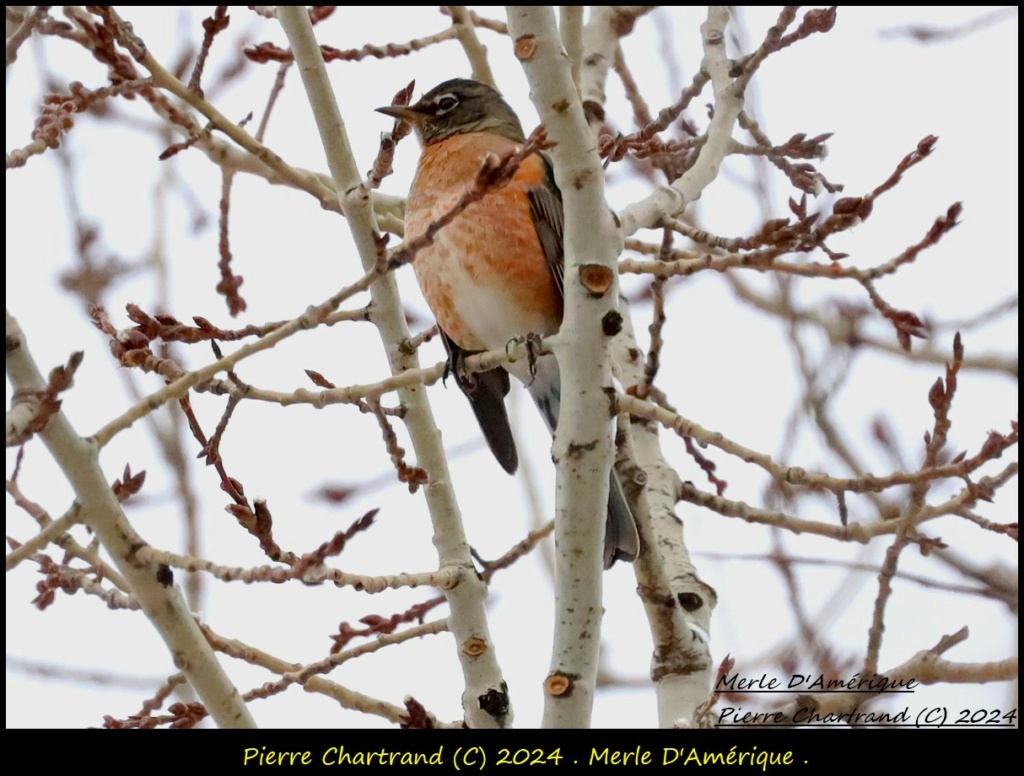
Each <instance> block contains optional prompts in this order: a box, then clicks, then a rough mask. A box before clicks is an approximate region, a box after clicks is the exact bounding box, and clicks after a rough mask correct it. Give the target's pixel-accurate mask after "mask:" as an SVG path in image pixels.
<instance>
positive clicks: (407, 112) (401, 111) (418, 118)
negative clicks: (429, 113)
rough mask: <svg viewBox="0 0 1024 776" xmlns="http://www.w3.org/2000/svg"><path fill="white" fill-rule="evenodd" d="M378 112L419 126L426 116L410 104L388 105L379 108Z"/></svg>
mask: <svg viewBox="0 0 1024 776" xmlns="http://www.w3.org/2000/svg"><path fill="white" fill-rule="evenodd" d="M377 113H383V114H384V115H385V116H391V118H393V119H398V120H399V121H404V122H406V123H408V124H412V125H413V126H414V127H415V126H418V125H419V124H421V123H422V122H423V120H424V119H425V118H426V116H424V115H423V114H422V113H420V112H419V111H418V110H416V109H415V108H411V107H409V106H408V105H388V106H386V107H383V108H377Z"/></svg>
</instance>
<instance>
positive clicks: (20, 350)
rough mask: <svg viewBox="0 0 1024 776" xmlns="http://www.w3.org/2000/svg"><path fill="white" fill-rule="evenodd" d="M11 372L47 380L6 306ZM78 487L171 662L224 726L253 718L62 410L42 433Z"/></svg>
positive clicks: (95, 450)
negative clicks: (143, 553) (142, 553)
mask: <svg viewBox="0 0 1024 776" xmlns="http://www.w3.org/2000/svg"><path fill="white" fill-rule="evenodd" d="M7 379H8V380H9V381H10V383H11V387H12V389H13V390H14V391H15V393H17V392H19V391H21V392H25V393H30V392H40V391H43V390H45V389H46V380H45V379H44V378H43V375H42V373H41V372H40V371H39V367H38V366H37V365H36V363H35V360H34V359H33V358H32V355H31V353H29V350H28V346H27V344H26V342H25V337H24V334H23V333H22V331H21V329H20V328H19V326H18V322H17V321H16V320H15V319H14V318H13V317H11V314H10V313H9V312H8V313H7ZM40 436H41V437H42V440H43V443H44V444H45V445H46V447H47V449H48V450H49V451H50V453H51V454H52V455H53V457H54V458H55V459H56V461H57V464H58V465H59V466H60V468H61V470H62V471H63V472H64V475H65V476H66V477H67V478H68V482H69V483H70V484H71V487H72V488H73V489H74V491H75V498H76V500H77V503H78V506H79V512H78V515H77V519H78V520H79V521H80V522H82V523H85V524H86V525H88V526H89V527H90V528H91V529H92V531H93V532H94V533H95V534H96V536H98V537H99V539H100V541H101V542H102V543H103V546H104V547H106V549H107V551H108V552H109V553H110V555H111V556H112V557H113V559H114V562H115V563H116V564H117V567H118V569H119V570H120V571H121V573H122V574H123V575H124V577H125V579H126V580H127V581H128V583H129V585H130V586H131V591H132V593H133V594H134V595H135V597H136V598H137V599H138V601H139V604H140V605H141V606H142V610H143V611H144V612H145V614H146V616H147V617H148V618H149V620H150V622H152V623H153V625H154V627H155V628H156V629H157V631H158V632H159V633H160V636H161V638H163V640H164V642H165V643H166V644H167V647H168V649H169V650H170V652H171V655H172V657H173V659H174V664H175V665H176V666H177V667H178V668H179V669H181V671H182V672H183V673H184V674H185V676H187V677H188V680H189V683H190V684H191V685H192V686H193V687H194V688H195V691H196V693H197V694H198V695H199V697H200V698H201V699H202V701H203V703H204V704H205V706H206V709H207V711H208V712H209V713H210V715H211V716H212V717H213V719H214V720H215V721H216V722H217V724H218V725H220V726H221V727H231V728H235V727H245V728H249V727H255V725H256V723H255V721H254V720H253V718H252V716H251V715H250V714H249V710H248V708H246V705H245V703H244V702H243V701H242V698H241V696H240V695H239V694H238V691H237V690H236V689H235V687H234V685H233V684H232V683H231V681H230V680H229V679H228V677H227V674H225V673H224V670H223V668H221V665H220V663H218V662H217V658H216V656H215V655H214V653H213V650H212V649H211V648H210V645H209V644H208V643H207V642H206V639H205V638H204V637H203V634H202V632H201V631H200V630H199V626H198V625H197V624H196V621H195V619H194V618H193V617H192V614H191V613H190V612H189V610H188V606H187V605H186V603H185V598H184V596H182V594H181V590H180V589H179V588H178V587H177V586H176V585H173V584H171V585H164V584H162V583H161V582H160V581H159V578H160V577H161V576H162V575H161V574H159V573H158V566H157V564H153V563H147V562H145V561H144V560H142V559H141V558H140V557H139V554H138V551H139V549H140V548H142V547H145V546H146V543H145V541H144V540H143V539H142V537H141V536H139V535H138V534H137V533H136V532H135V529H134V528H133V527H132V525H131V524H130V523H129V522H128V519H127V518H126V517H125V514H124V511H123V510H122V509H121V505H120V504H119V503H118V501H117V498H116V497H115V496H114V493H113V491H112V490H111V489H110V483H109V482H107V479H106V477H105V476H104V474H103V469H102V468H101V467H100V464H99V446H98V445H97V444H96V442H95V441H94V440H85V439H83V438H82V437H80V436H79V435H78V434H77V433H76V432H75V430H74V429H73V428H72V427H71V423H70V422H69V421H68V419H67V417H66V416H65V415H64V413H63V412H62V411H60V410H58V411H57V412H56V413H55V414H54V415H53V416H52V417H51V418H50V420H49V422H48V423H47V425H46V428H45V429H43V431H42V432H41V433H40Z"/></svg>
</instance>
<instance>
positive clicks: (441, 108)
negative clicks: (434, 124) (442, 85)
mask: <svg viewBox="0 0 1024 776" xmlns="http://www.w3.org/2000/svg"><path fill="white" fill-rule="evenodd" d="M458 104H459V98H458V97H456V96H455V95H454V94H442V95H441V96H440V97H438V98H437V99H436V100H434V105H435V106H436V110H435V111H434V113H435V115H438V116H443V115H444V114H445V113H449V112H451V111H453V110H455V107H456V106H457V105H458Z"/></svg>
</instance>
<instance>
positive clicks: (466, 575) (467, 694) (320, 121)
mask: <svg viewBox="0 0 1024 776" xmlns="http://www.w3.org/2000/svg"><path fill="white" fill-rule="evenodd" d="M278 17H279V19H280V21H281V25H282V26H283V27H284V30H285V33H286V34H287V35H288V40H289V43H290V44H291V47H292V51H293V53H294V55H295V63H296V65H297V66H298V67H299V70H300V73H301V74H302V82H303V84H304V86H305V88H306V93H307V95H308V96H309V102H310V106H311V107H312V109H313V115H314V116H315V118H316V122H317V127H318V128H319V130H320V137H321V140H322V142H323V145H324V150H325V152H326V154H327V159H328V163H329V166H330V169H331V174H332V175H333V177H334V183H335V187H336V189H337V191H338V197H339V199H340V200H341V201H342V207H343V210H344V212H345V214H346V217H347V221H348V224H349V227H350V229H351V231H352V239H353V241H354V242H355V245H356V248H357V250H358V251H359V258H360V260H361V261H362V264H363V268H364V269H365V270H366V271H367V272H370V271H371V270H372V269H373V267H374V266H375V265H376V264H377V243H376V239H375V237H376V235H377V234H378V231H377V225H376V220H375V218H374V214H373V208H372V206H371V203H370V196H369V190H368V189H367V187H366V186H365V185H364V184H363V181H362V179H361V177H360V175H359V170H358V168H357V167H356V164H355V158H354V156H353V154H352V149H351V147H350V146H349V143H348V135H347V133H346V131H345V124H344V122H343V120H342V117H341V113H340V111H339V110H338V104H337V102H336V100H335V98H334V93H333V91H332V90H331V86H330V82H329V80H328V77H327V71H326V68H325V67H324V62H323V57H322V56H321V53H320V48H319V46H318V45H317V42H316V38H315V37H314V35H313V28H312V26H311V25H310V23H309V16H308V14H307V12H306V9H305V8H304V7H301V6H300V7H289V6H281V7H280V8H279V9H278ZM370 293H371V295H372V299H373V322H374V324H376V326H377V329H378V331H379V333H380V337H381V341H382V342H383V344H384V348H385V350H386V352H387V356H388V362H389V364H390V365H391V371H392V374H395V375H397V374H400V373H402V372H404V371H406V370H409V369H419V368H420V366H419V359H418V358H417V357H416V354H415V353H411V354H410V353H406V352H403V349H402V347H401V346H402V343H403V342H405V341H406V340H408V339H409V336H410V334H409V329H408V327H407V326H406V323H405V315H404V311H403V309H402V304H401V300H400V298H399V296H398V286H397V284H396V283H395V279H394V276H393V275H390V274H389V275H387V276H385V277H383V278H381V279H380V280H379V281H378V282H377V283H374V284H373V286H372V287H371V288H370ZM398 394H399V397H400V399H401V401H402V404H403V405H404V406H405V408H406V410H407V412H406V415H405V417H404V418H403V420H404V422H405V427H406V429H407V430H408V432H409V436H410V437H411V439H412V444H413V449H414V450H415V452H416V458H417V462H418V465H419V466H421V467H422V468H424V469H425V470H426V471H427V472H428V474H429V475H430V484H429V485H428V486H427V488H426V489H425V490H426V499H427V506H428V508H429V510H430V517H431V520H432V521H433V525H434V544H435V546H436V547H437V553H438V559H439V562H440V566H441V568H444V569H453V570H457V571H458V572H459V573H460V574H461V576H460V579H459V581H458V583H456V584H455V585H454V586H453V587H452V588H451V589H450V590H445V591H444V592H445V596H446V597H447V599H448V602H449V605H450V607H451V614H450V616H449V621H450V626H451V631H452V634H453V635H454V636H455V641H456V644H457V646H458V649H457V654H458V657H459V661H460V664H461V666H462V673H463V677H464V679H465V683H466V686H465V691H464V693H463V697H462V700H463V708H464V710H465V712H466V722H467V724H468V725H469V726H470V727H473V728H480V727H504V726H505V725H507V724H508V723H509V722H511V719H512V712H511V707H510V705H509V704H508V701H507V689H506V687H505V682H504V680H503V679H502V674H501V668H500V666H499V665H498V661H497V657H496V655H495V652H494V643H493V641H492V640H491V636H490V631H489V628H488V625H487V617H486V611H485V608H484V598H485V596H486V592H487V590H486V586H485V585H484V583H483V581H482V580H481V579H480V578H479V576H478V575H477V574H476V571H475V569H474V567H473V563H472V558H471V557H470V553H469V545H468V543H467V541H466V535H465V531H464V529H463V526H462V518H461V515H460V514H459V507H458V504H457V503H456V501H455V493H454V491H453V490H452V484H451V478H450V476H449V473H448V462H447V459H446V458H445V454H444V448H443V446H442V445H441V436H440V434H439V432H438V430H437V425H436V424H435V422H434V416H433V413H432V411H431V409H430V404H429V403H428V401H427V395H426V391H425V390H424V389H423V387H422V386H404V387H402V388H400V389H399V391H398ZM495 698H499V700H498V701H497V702H496V701H495Z"/></svg>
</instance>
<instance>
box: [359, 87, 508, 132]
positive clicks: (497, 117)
mask: <svg viewBox="0 0 1024 776" xmlns="http://www.w3.org/2000/svg"><path fill="white" fill-rule="evenodd" d="M377 112H378V113H383V114H384V115H386V116H392V117H393V118H396V119H400V120H401V121H405V122H408V123H409V124H411V125H412V126H413V128H414V129H415V130H416V133H417V134H418V135H419V136H420V140H422V141H423V145H430V144H431V143H438V142H440V141H441V140H444V139H446V138H449V137H452V136H453V135H460V134H463V133H465V132H491V133H493V134H496V135H501V136H502V137H507V138H508V139H509V140H512V141H514V142H516V143H523V142H525V141H526V136H525V135H524V134H523V127H522V125H521V124H520V123H519V118H518V117H517V116H516V114H515V113H514V112H513V111H512V108H510V107H509V106H508V103H507V102H505V100H504V99H502V96H501V95H500V94H499V93H498V92H497V91H496V90H494V89H492V88H491V87H490V86H488V85H487V84H484V83H480V82H479V81H470V80H469V79H466V78H453V79H452V80H450V81H445V82H444V83H443V84H440V85H438V86H435V87H434V88H433V89H431V90H430V91H429V92H427V93H426V94H424V95H423V96H422V97H421V98H420V100H419V102H416V103H413V104H412V105H388V106H387V107H384V108H377Z"/></svg>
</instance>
